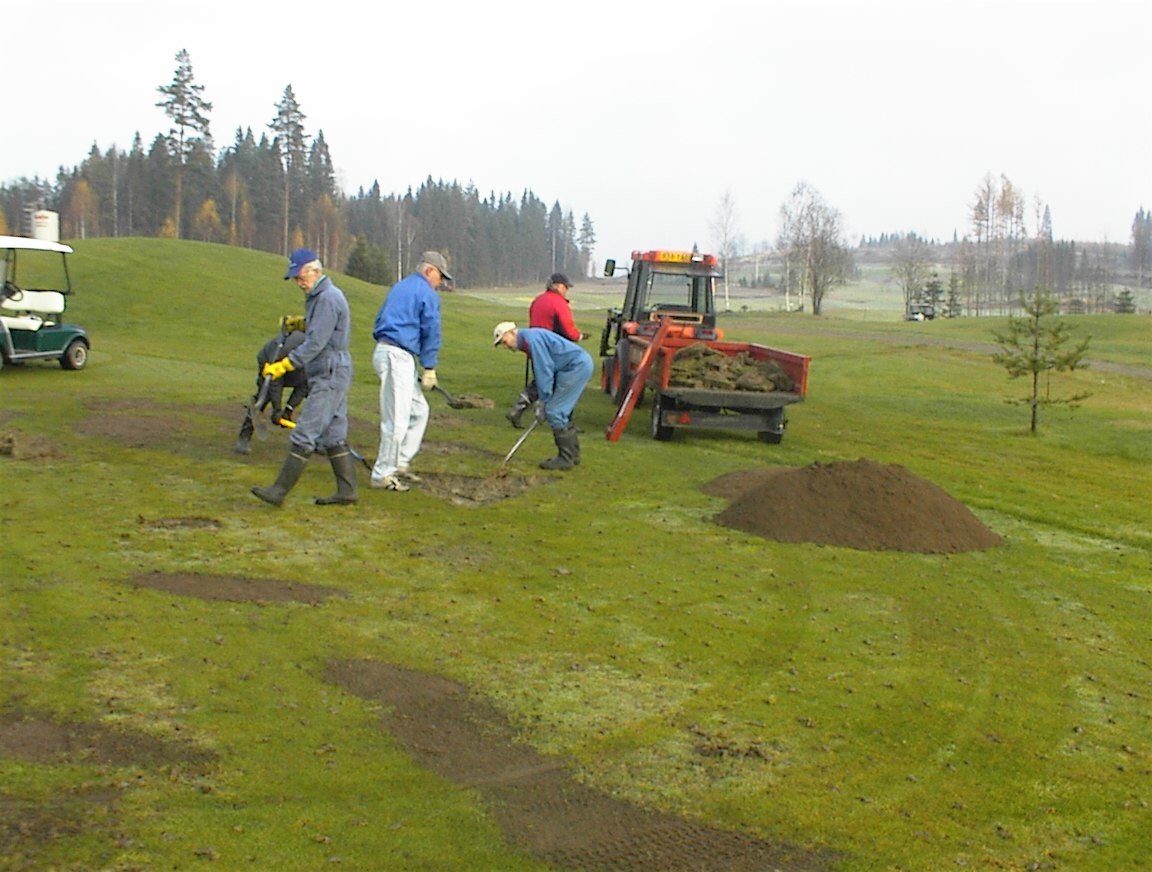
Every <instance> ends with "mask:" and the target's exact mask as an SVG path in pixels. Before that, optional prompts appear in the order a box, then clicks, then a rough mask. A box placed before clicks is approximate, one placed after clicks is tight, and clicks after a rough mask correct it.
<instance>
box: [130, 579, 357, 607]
mask: <svg viewBox="0 0 1152 872" xmlns="http://www.w3.org/2000/svg"><path fill="white" fill-rule="evenodd" d="M131 583H132V585H133V586H135V587H147V588H152V589H153V590H164V591H168V592H169V593H174V594H179V595H180V596H190V597H196V598H197V599H205V600H228V601H230V602H274V603H284V602H296V603H308V604H309V605H316V604H318V603H322V602H324V600H326V599H329V598H330V597H334V596H344V595H345V594H344V592H343V591H341V590H339V589H337V588H334V587H322V586H321V585H316V584H301V583H299V582H295V581H277V580H273V579H260V578H235V577H233V576H230V575H202V574H200V573H195V572H148V573H145V574H143V575H137V576H136V577H134V578H132V579H131Z"/></svg>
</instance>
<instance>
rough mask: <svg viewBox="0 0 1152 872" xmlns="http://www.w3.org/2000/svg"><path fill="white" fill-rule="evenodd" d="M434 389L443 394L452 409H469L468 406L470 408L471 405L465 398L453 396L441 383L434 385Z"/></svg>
mask: <svg viewBox="0 0 1152 872" xmlns="http://www.w3.org/2000/svg"><path fill="white" fill-rule="evenodd" d="M432 390H434V391H436V392H437V393H439V394H441V395H443V397H444V399H445V401H446V402H447V403H448V408H450V409H467V408H470V406H469V405H468V404H467V403H466V402H464V401H463V400H458V399H456V397H454V396H452V395H451V394H450V393H448V391H446V390H444V388H442V387H440V385H438V384H437V385H432Z"/></svg>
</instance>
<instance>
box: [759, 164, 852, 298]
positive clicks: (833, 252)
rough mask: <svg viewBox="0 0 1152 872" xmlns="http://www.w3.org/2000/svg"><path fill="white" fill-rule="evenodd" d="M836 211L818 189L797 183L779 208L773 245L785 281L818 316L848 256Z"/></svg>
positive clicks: (843, 277)
mask: <svg viewBox="0 0 1152 872" xmlns="http://www.w3.org/2000/svg"><path fill="white" fill-rule="evenodd" d="M841 228H842V221H841V218H840V213H839V212H838V211H837V210H835V209H833V208H832V207H831V206H829V205H828V204H827V203H826V202H824V198H823V197H822V196H821V195H820V192H819V191H817V190H816V189H815V188H813V187H811V186H810V185H808V184H807V183H806V182H801V183H800V184H799V185H797V186H796V188H795V190H793V191H792V196H791V198H790V199H789V200H788V202H786V203H785V204H784V205H782V206H781V207H780V235H779V237H778V238H777V242H776V247H777V248H778V249H779V250H780V252H781V254H782V255H783V257H784V261H785V265H786V268H785V281H787V282H788V283H789V287H791V284H792V283H795V284H796V285H797V286H798V288H799V290H800V308H801V309H803V308H804V294H805V293H807V294H808V295H809V296H810V297H811V299H812V314H813V315H819V314H820V311H821V309H822V307H823V305H824V297H825V295H826V294H827V293H828V291H829V290H830V289H831V288H832V287H833V286H835V285H838V284H844V283H845V282H846V281H847V279H848V273H849V271H850V270H851V266H852V255H851V254H850V252H849V249H848V243H847V241H846V240H845V239H844V233H843V230H842V229H841Z"/></svg>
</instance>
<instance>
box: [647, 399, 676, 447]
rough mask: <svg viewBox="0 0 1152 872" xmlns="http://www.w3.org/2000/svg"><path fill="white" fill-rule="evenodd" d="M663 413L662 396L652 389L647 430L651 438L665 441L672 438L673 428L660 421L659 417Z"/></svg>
mask: <svg viewBox="0 0 1152 872" xmlns="http://www.w3.org/2000/svg"><path fill="white" fill-rule="evenodd" d="M663 415H664V396H663V395H662V394H661V393H660V392H659V391H652V424H651V426H650V428H649V431H648V432H649V433H651V434H652V438H653V439H658V440H659V441H661V442H667V441H668V440H669V439H671V438H672V434H673V433H674V432H675V428H673V427H669V426H668V425H667V424H664V423H663V422H662V420H661V418H662V417H663Z"/></svg>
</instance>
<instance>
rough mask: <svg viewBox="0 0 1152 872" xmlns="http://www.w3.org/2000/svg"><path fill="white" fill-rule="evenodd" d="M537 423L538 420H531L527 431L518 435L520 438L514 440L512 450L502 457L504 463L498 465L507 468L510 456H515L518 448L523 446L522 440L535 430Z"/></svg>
mask: <svg viewBox="0 0 1152 872" xmlns="http://www.w3.org/2000/svg"><path fill="white" fill-rule="evenodd" d="M539 423H540V419H539V418H533V419H532V423H531V424H529V425H528V429H527V430H525V431H524V432H523V433H521V434H520V438H519V439H517V440H516V444H515V445H513V446H512V450H511V451H509V452H508V453H507V454H505V455H504V462H503V463H501V464H500V465H501V466H507V465H508V461H509V460H511V459H512V455H513V454H515V453H516V452H517V451H518V450H519V449H520V446H521V445H523V444H524V440H525V439H527V438H528V436H529V435H530V434H531V433H532V431H533V430H535V429H536V426H537V425H538V424H539Z"/></svg>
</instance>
